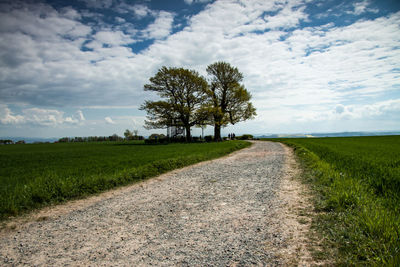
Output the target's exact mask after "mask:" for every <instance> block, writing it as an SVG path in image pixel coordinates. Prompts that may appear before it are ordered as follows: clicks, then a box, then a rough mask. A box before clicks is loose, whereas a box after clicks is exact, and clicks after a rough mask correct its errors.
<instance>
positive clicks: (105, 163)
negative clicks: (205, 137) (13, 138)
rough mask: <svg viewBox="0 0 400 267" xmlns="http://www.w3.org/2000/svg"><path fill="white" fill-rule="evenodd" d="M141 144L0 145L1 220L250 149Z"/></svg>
mask: <svg viewBox="0 0 400 267" xmlns="http://www.w3.org/2000/svg"><path fill="white" fill-rule="evenodd" d="M249 145H250V143H248V142H243V141H230V142H220V143H197V144H194V143H193V144H168V145H144V143H143V142H140V141H132V142H101V143H58V144H29V145H4V146H0V219H4V218H7V217H8V216H10V215H17V214H20V213H21V212H24V211H27V210H31V209H34V208H38V207H42V206H45V205H49V204H52V203H58V202H62V201H65V200H67V199H73V198H77V197H82V196H85V195H89V194H93V193H97V192H101V191H104V190H106V189H110V188H113V187H115V186H118V185H125V184H128V183H131V182H134V181H138V180H142V179H145V178H148V177H151V176H156V175H158V174H160V173H164V172H167V171H169V170H172V169H176V168H180V167H183V166H187V165H190V164H193V163H197V162H200V161H204V160H209V159H213V158H217V157H219V156H222V155H225V154H228V153H230V152H232V151H234V150H237V149H241V148H244V147H246V146H249Z"/></svg>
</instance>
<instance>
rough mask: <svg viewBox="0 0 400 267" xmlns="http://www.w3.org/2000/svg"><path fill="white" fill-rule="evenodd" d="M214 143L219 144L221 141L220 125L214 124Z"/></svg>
mask: <svg viewBox="0 0 400 267" xmlns="http://www.w3.org/2000/svg"><path fill="white" fill-rule="evenodd" d="M214 141H216V142H220V141H222V139H221V125H219V124H215V125H214Z"/></svg>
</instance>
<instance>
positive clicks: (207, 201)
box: [0, 142, 288, 266]
mask: <svg viewBox="0 0 400 267" xmlns="http://www.w3.org/2000/svg"><path fill="white" fill-rule="evenodd" d="M287 151H288V150H287V148H285V147H284V146H283V145H281V144H279V143H272V142H253V145H252V146H251V147H250V148H246V149H243V150H241V151H238V152H235V153H233V154H231V155H229V156H226V157H223V158H220V159H216V160H213V161H208V162H203V163H199V164H196V165H193V166H189V167H186V168H183V169H180V170H175V171H173V172H170V173H167V174H164V175H161V176H159V177H156V178H153V179H150V180H148V181H146V182H143V183H140V184H135V185H132V186H129V187H127V188H123V189H119V190H116V191H114V192H113V193H112V196H110V195H108V196H107V197H102V196H101V195H100V196H97V197H95V198H94V199H95V200H92V201H90V200H83V201H80V202H77V203H75V204H74V205H75V206H74V207H73V208H71V209H69V210H68V212H63V213H54V214H53V215H51V212H50V215H48V216H45V217H40V219H36V220H33V221H30V222H26V223H23V224H21V225H17V226H14V228H15V229H13V230H10V229H8V230H7V231H2V233H1V234H0V247H1V249H0V265H2V266H4V265H5V266H15V265H30V266H36V265H38V266H42V265H46V266H60V265H63V266H64V265H86V266H88V265H89V266H98V265H101V266H116V265H120V266H149V265H156V266H171V265H174V266H176V265H178V266H193V265H195V266H249V265H262V266H263V265H268V266H270V265H283V264H284V259H283V258H282V255H281V254H279V253H277V251H279V248H285V247H287V246H288V244H287V242H288V240H287V238H285V236H284V235H283V234H282V231H280V223H281V222H280V220H277V219H276V218H277V214H278V213H279V212H280V209H281V208H282V203H283V202H282V200H280V198H279V197H277V195H278V194H277V193H278V192H279V190H280V186H281V181H282V179H283V178H284V177H285V175H286V172H285V168H286V167H287V164H286V161H287V157H288V152H287ZM85 201H86V204H82V205H80V204H79V203H85ZM271 248H274V249H271ZM277 248H278V249H277Z"/></svg>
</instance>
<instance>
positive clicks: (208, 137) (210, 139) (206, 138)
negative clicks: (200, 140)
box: [204, 135, 214, 142]
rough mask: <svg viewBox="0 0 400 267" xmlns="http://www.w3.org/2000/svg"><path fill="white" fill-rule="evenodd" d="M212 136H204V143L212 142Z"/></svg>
mask: <svg viewBox="0 0 400 267" xmlns="http://www.w3.org/2000/svg"><path fill="white" fill-rule="evenodd" d="M213 138H214V137H213V136H212V135H206V136H204V140H205V141H206V142H211V141H212V140H213Z"/></svg>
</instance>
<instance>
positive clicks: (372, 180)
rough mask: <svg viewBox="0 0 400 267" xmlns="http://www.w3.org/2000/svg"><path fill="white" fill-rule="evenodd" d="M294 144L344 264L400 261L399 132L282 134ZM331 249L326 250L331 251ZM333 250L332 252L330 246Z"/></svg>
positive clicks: (329, 242) (321, 224) (323, 227)
mask: <svg viewBox="0 0 400 267" xmlns="http://www.w3.org/2000/svg"><path fill="white" fill-rule="evenodd" d="M279 141H282V142H284V143H286V144H289V145H291V146H293V147H295V148H296V154H297V155H298V156H299V157H300V159H301V160H302V162H303V165H304V166H305V177H306V178H307V181H308V182H309V183H310V184H311V185H312V186H313V188H314V189H315V192H316V195H317V198H316V207H317V210H318V211H319V212H320V213H319V215H318V216H317V218H316V219H315V220H314V227H316V228H317V229H319V230H320V231H321V232H322V234H323V235H324V237H325V238H326V242H325V245H326V246H327V247H330V248H334V251H333V253H334V254H333V255H331V257H333V258H335V259H336V260H337V263H338V264H340V265H391V266H396V265H397V266H398V265H399V264H400V256H399V255H400V136H379V137H351V138H317V139H310V138H308V139H303V138H299V139H281V140H279ZM329 250H330V249H328V250H327V251H329ZM331 252H332V251H331Z"/></svg>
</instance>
